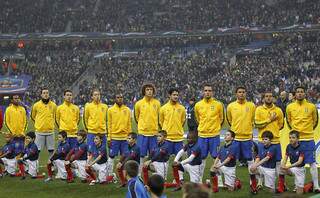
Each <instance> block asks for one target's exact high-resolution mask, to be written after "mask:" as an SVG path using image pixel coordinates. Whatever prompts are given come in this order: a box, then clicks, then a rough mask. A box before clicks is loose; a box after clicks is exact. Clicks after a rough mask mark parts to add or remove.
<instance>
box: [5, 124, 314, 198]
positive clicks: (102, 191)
mask: <svg viewBox="0 0 320 198" xmlns="http://www.w3.org/2000/svg"><path fill="white" fill-rule="evenodd" d="M133 123H134V122H133ZM80 128H82V126H80ZM28 129H29V130H32V129H33V124H32V123H31V122H30V123H29V126H28ZM133 130H134V131H136V124H135V123H134V124H133ZM3 142H4V140H3V137H1V138H0V143H1V144H0V145H2V144H3ZM47 158H48V153H47V152H46V151H44V152H42V153H41V155H40V166H41V167H40V173H43V172H44V173H46V172H47V171H46V168H45V165H46V161H47ZM171 161H172V159H171ZM211 164H212V159H210V158H208V159H207V164H206V169H205V178H204V181H205V179H209V168H210V166H211ZM237 177H238V178H240V180H241V182H242V189H241V190H239V191H236V192H227V191H225V190H220V192H219V193H217V194H213V195H212V197H216V196H218V197H235V198H236V197H237V198H238V197H282V196H283V195H284V194H282V195H281V196H280V195H277V194H273V193H269V192H267V191H266V190H262V191H259V193H258V195H251V194H250V193H249V176H248V169H247V168H245V167H237ZM172 180H173V178H172V171H171V169H170V170H169V176H168V181H172ZM185 180H186V181H188V176H185ZM306 181H311V177H310V174H309V170H308V171H307V179H306ZM286 183H287V185H288V187H289V189H290V190H292V189H293V185H294V184H293V177H286ZM117 186H118V184H107V185H95V186H89V185H88V184H82V183H80V181H78V180H77V181H76V182H75V183H71V184H67V183H66V182H64V181H60V180H54V181H52V182H49V183H45V182H44V181H43V179H35V180H34V179H31V178H27V179H25V180H20V178H9V177H3V178H0V198H24V197H32V198H57V197H65V198H88V197H92V198H102V197H103V198H106V197H107V198H119V197H125V194H126V190H127V189H126V188H117ZM165 194H166V195H167V197H169V198H171V197H172V198H175V197H182V192H171V189H167V190H166V191H165ZM285 194H286V195H288V196H287V197H292V196H293V195H294V194H293V193H292V192H291V193H290V192H288V193H285ZM312 195H313V194H306V195H304V196H302V197H309V196H312Z"/></svg>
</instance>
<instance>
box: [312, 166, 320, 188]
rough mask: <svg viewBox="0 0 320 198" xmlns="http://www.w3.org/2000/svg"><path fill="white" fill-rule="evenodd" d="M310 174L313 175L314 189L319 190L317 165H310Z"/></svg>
mask: <svg viewBox="0 0 320 198" xmlns="http://www.w3.org/2000/svg"><path fill="white" fill-rule="evenodd" d="M310 173H311V176H312V182H313V189H319V182H318V167H317V164H316V163H312V164H310Z"/></svg>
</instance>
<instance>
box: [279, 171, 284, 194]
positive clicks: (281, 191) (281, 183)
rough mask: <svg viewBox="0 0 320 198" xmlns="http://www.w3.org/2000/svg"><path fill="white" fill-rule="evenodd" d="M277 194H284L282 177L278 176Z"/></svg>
mask: <svg viewBox="0 0 320 198" xmlns="http://www.w3.org/2000/svg"><path fill="white" fill-rule="evenodd" d="M278 192H279V193H283V192H284V175H279V181H278Z"/></svg>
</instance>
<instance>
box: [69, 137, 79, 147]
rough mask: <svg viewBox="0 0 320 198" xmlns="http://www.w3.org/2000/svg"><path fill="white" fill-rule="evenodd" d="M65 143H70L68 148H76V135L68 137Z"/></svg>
mask: <svg viewBox="0 0 320 198" xmlns="http://www.w3.org/2000/svg"><path fill="white" fill-rule="evenodd" d="M67 143H68V144H69V145H70V149H73V148H76V147H77V146H78V140H77V138H76V137H68V138H67Z"/></svg>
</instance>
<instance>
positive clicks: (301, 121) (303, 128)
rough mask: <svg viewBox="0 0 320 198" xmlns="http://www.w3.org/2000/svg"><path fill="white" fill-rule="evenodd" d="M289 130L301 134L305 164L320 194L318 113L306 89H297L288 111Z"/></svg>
mask: <svg viewBox="0 0 320 198" xmlns="http://www.w3.org/2000/svg"><path fill="white" fill-rule="evenodd" d="M286 114H287V116H286V118H287V122H288V125H289V128H290V129H292V130H295V131H298V132H299V136H300V144H301V146H302V147H303V149H304V150H303V151H304V162H305V163H306V164H309V165H310V173H311V176H312V182H313V190H314V191H315V192H317V193H320V189H319V183H318V168H317V163H316V159H315V150H316V148H315V143H314V133H315V132H314V129H315V128H316V127H317V125H318V111H317V108H316V106H315V105H314V104H312V103H311V102H309V101H307V100H306V93H305V89H304V87H301V86H299V87H297V88H296V89H295V101H293V102H291V103H290V104H289V105H288V106H287V109H286Z"/></svg>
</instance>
